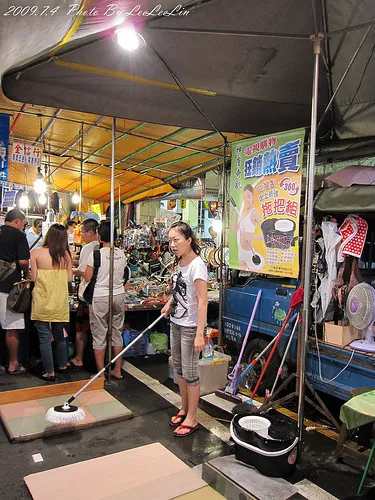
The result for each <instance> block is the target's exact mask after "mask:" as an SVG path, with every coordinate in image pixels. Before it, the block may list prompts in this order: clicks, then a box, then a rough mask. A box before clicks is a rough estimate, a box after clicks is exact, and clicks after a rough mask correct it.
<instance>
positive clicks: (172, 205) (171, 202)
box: [167, 200, 177, 210]
mask: <svg viewBox="0 0 375 500" xmlns="http://www.w3.org/2000/svg"><path fill="white" fill-rule="evenodd" d="M176 206H177V201H176V200H168V202H167V209H168V210H174V209H175V208H176Z"/></svg>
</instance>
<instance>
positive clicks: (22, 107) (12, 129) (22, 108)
mask: <svg viewBox="0 0 375 500" xmlns="http://www.w3.org/2000/svg"><path fill="white" fill-rule="evenodd" d="M26 107H27V104H26V103H23V104H22V106H21V109H20V111H19V113H17V116H16V117H15V119H14V120H13V123H12V126H11V127H10V130H9V135H13V132H14V129H15V128H16V125H17V123H18V122H19V121H20V119H21V117H22V111H25V109H26Z"/></svg>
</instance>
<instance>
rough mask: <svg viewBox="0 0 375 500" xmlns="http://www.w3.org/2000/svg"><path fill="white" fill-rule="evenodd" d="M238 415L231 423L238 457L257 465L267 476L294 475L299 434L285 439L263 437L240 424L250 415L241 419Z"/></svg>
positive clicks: (231, 431) (240, 459)
mask: <svg viewBox="0 0 375 500" xmlns="http://www.w3.org/2000/svg"><path fill="white" fill-rule="evenodd" d="M237 417H238V415H237V416H236V417H235V418H234V419H233V420H232V422H231V424H230V435H231V437H232V439H233V441H234V444H235V456H236V459H237V460H239V461H241V462H244V463H245V464H248V465H252V466H254V467H256V469H257V470H258V471H259V472H260V473H261V474H264V475H265V476H269V477H283V478H285V477H289V476H291V475H293V474H294V472H295V468H296V460H297V452H298V436H297V435H296V436H295V437H294V438H293V439H286V440H285V441H284V440H281V439H273V438H271V437H270V436H267V437H263V436H261V435H259V434H258V432H257V431H256V430H250V429H246V428H245V427H242V426H240V425H239V420H242V419H244V418H249V417H241V418H240V419H238V418H237ZM236 418H237V420H236V423H235V422H234V420H235V419H236ZM258 418H262V417H258ZM265 420H268V419H265ZM244 423H246V421H245V422H244ZM269 429H270V428H269V427H268V428H267V433H268V432H270V430H269ZM239 434H241V436H240V435H239ZM289 437H290V436H288V438H289ZM269 450H272V451H269Z"/></svg>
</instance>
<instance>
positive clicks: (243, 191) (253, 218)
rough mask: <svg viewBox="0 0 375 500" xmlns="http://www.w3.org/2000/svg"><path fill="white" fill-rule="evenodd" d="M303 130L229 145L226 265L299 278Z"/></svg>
mask: <svg viewBox="0 0 375 500" xmlns="http://www.w3.org/2000/svg"><path fill="white" fill-rule="evenodd" d="M304 137H305V130H304V129H298V130H292V131H289V132H282V133H278V134H272V135H269V136H264V137H257V138H256V139H251V140H245V141H241V142H237V143H235V144H233V145H232V168H231V182H230V201H231V214H230V227H229V230H230V238H229V250H230V253H229V255H230V267H231V268H233V269H241V270H244V271H252V272H258V273H265V274H272V275H276V276H285V277H290V278H297V277H298V273H299V244H298V234H299V211H300V196H301V180H302V158H303V142H304Z"/></svg>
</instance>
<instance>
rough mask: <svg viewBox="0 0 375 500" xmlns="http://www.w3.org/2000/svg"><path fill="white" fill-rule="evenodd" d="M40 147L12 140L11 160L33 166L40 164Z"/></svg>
mask: <svg viewBox="0 0 375 500" xmlns="http://www.w3.org/2000/svg"><path fill="white" fill-rule="evenodd" d="M41 153H42V152H41V149H40V147H39V146H33V145H32V144H31V143H29V142H25V141H13V147H12V162H13V163H22V165H25V164H26V165H30V166H33V167H40V166H41Z"/></svg>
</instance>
